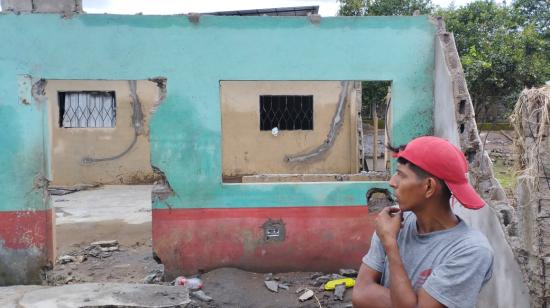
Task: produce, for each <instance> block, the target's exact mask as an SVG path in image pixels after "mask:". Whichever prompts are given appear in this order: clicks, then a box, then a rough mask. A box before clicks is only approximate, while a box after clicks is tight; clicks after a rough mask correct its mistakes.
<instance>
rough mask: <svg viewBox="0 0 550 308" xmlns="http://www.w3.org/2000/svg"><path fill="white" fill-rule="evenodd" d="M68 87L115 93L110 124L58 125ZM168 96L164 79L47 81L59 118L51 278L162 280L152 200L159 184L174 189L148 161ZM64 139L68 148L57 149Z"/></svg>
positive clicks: (54, 139)
mask: <svg viewBox="0 0 550 308" xmlns="http://www.w3.org/2000/svg"><path fill="white" fill-rule="evenodd" d="M60 89H63V90H62V91H60ZM68 90H69V91H73V90H74V91H78V92H79V93H81V92H82V93H84V94H87V93H109V94H110V95H112V96H113V97H114V96H116V104H112V107H113V108H114V109H115V110H113V112H114V113H116V122H115V121H111V122H109V123H112V126H113V127H109V125H86V126H83V125H80V124H78V125H71V127H72V128H70V129H67V128H65V127H67V125H55V124H59V123H63V122H61V121H60V119H59V118H58V117H60V116H61V115H63V114H64V113H60V112H59V108H60V105H61V100H59V97H61V96H60V94H59V93H68V92H67V91H68ZM90 91H91V92H90ZM164 93H165V82H164V83H159V82H156V81H155V80H137V81H128V80H117V81H105V80H100V81H98V80H48V84H47V87H46V90H45V96H46V97H47V99H48V103H49V104H48V108H49V109H50V110H49V114H50V118H49V120H50V122H51V123H55V124H54V125H50V130H51V131H50V147H49V148H50V149H52V150H51V155H50V156H51V161H52V164H51V178H52V179H51V180H52V181H51V184H50V188H49V193H50V197H51V200H52V206H53V207H54V209H55V214H56V227H55V231H56V254H57V263H56V264H55V266H54V268H53V269H52V270H51V271H50V272H49V274H48V275H47V279H48V280H47V283H49V284H53V285H56V284H65V283H73V282H109V281H113V282H114V281H117V282H128V283H142V282H143V279H144V277H146V276H148V275H149V274H150V273H151V272H154V273H155V275H154V277H153V278H152V279H154V280H155V281H159V280H161V279H162V273H163V265H161V264H158V263H157V262H159V261H160V258H158V256H156V255H155V254H154V253H153V249H152V242H151V234H152V225H151V219H152V218H151V212H152V206H151V204H152V195H153V188H154V187H156V186H160V187H168V188H167V189H166V190H169V191H170V192H171V189H170V185H169V184H168V182H167V180H166V177H165V175H164V174H163V173H162V171H161V170H159V169H158V168H155V167H153V166H151V160H150V155H151V153H150V151H151V150H150V146H149V131H150V130H149V129H150V127H149V125H150V120H151V117H152V114H153V112H154V110H155V108H156V107H158V105H159V104H160V103H161V102H162V100H163V98H164ZM62 96H63V98H65V100H64V103H65V107H66V106H67V105H66V104H67V100H66V97H65V95H62ZM58 100H59V101H58ZM79 103H82V102H79V101H78V100H76V101H75V102H74V104H75V107H77V105H78V104H79ZM84 103H86V104H87V105H90V104H89V103H88V102H87V101H86V100H84ZM92 105H93V104H92ZM75 110H76V109H75ZM56 111H57V112H56ZM65 111H67V109H65ZM103 111H104V110H99V111H98V114H99V113H101V112H103ZM75 114H76V113H75ZM65 115H66V113H65ZM91 115H92V116H91V117H90V119H91V118H95V117H94V116H93V115H94V114H93V113H92V114H91ZM102 121H104V119H102ZM87 123H89V122H87ZM94 123H95V122H94ZM60 126H62V127H60ZM106 127H107V128H106ZM67 131H70V134H67V133H63V132H67ZM70 135H76V137H74V136H70ZM90 136H93V137H92V138H91V137H90ZM82 141H86V142H82ZM59 142H62V143H63V144H64V145H65V149H66V150H62V151H61V150H54V149H56V148H58V147H56V144H57V143H59ZM82 156H85V157H87V158H88V159H87V161H88V163H87V164H83V163H82V162H83V161H84V160H85V159H83V157H82ZM153 184H157V185H153Z"/></svg>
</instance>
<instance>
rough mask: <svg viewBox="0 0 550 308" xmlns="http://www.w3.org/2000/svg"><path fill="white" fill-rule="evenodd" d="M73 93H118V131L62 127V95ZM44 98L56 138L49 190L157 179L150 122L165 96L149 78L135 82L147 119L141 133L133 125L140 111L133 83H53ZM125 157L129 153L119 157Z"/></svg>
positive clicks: (48, 87)
mask: <svg viewBox="0 0 550 308" xmlns="http://www.w3.org/2000/svg"><path fill="white" fill-rule="evenodd" d="M69 91H77V92H78V91H114V92H115V101H116V121H115V127H113V128H65V127H60V123H59V122H60V121H59V117H60V113H59V108H60V105H59V95H58V93H59V92H69ZM45 94H46V97H47V103H48V119H49V130H50V138H51V141H50V144H51V183H50V186H55V187H57V186H62V187H66V186H76V185H82V184H92V185H93V184H139V183H152V182H153V181H154V173H153V170H152V168H151V160H150V145H149V118H150V114H151V110H152V108H153V106H154V105H155V104H156V103H157V101H158V99H159V97H160V94H159V88H158V87H157V85H156V83H154V82H152V81H148V80H141V81H137V82H136V95H137V97H138V100H137V103H139V104H140V105H141V106H140V108H141V112H142V114H143V118H142V120H141V121H139V120H138V121H139V122H140V123H139V124H140V128H138V131H136V128H135V127H134V123H133V121H132V116H133V114H134V113H135V111H134V110H133V107H132V106H133V105H132V104H133V100H132V93H131V89H130V83H129V81H106V80H90V81H85V80H48V81H47V83H46V88H45ZM134 138H136V140H135V141H134ZM125 151H127V152H126V153H125ZM122 153H125V154H123V155H122V156H120V154H122ZM117 156H120V157H117ZM94 160H99V161H94Z"/></svg>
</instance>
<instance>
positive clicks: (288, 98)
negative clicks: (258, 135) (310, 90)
mask: <svg viewBox="0 0 550 308" xmlns="http://www.w3.org/2000/svg"><path fill="white" fill-rule="evenodd" d="M274 127H277V128H278V129H279V130H313V95H260V130H272V129H273V128H274Z"/></svg>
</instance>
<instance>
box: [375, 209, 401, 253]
mask: <svg viewBox="0 0 550 308" xmlns="http://www.w3.org/2000/svg"><path fill="white" fill-rule="evenodd" d="M402 221H403V213H402V212H401V211H400V210H399V209H398V208H395V207H386V208H384V209H382V211H380V213H378V217H376V234H378V237H379V238H380V241H381V242H382V244H383V245H384V246H385V245H387V244H389V243H392V242H395V241H396V240H397V235H398V234H399V230H400V229H401V227H402V224H401V223H402Z"/></svg>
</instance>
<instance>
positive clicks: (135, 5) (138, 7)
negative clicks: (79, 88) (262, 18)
mask: <svg viewBox="0 0 550 308" xmlns="http://www.w3.org/2000/svg"><path fill="white" fill-rule="evenodd" d="M472 1H473V0H432V3H434V4H435V5H439V6H441V7H448V6H449V4H450V3H451V2H454V4H455V6H462V5H464V4H467V3H469V2H472ZM82 2H83V3H82V6H83V8H84V11H85V12H87V13H111V14H136V13H143V14H146V15H153V14H155V15H156V14H159V15H165V14H185V13H191V12H192V13H206V12H216V11H235V10H247V9H262V8H275V7H290V6H310V5H318V6H319V14H321V16H334V15H336V12H337V11H338V2H337V1H336V0H82Z"/></svg>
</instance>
